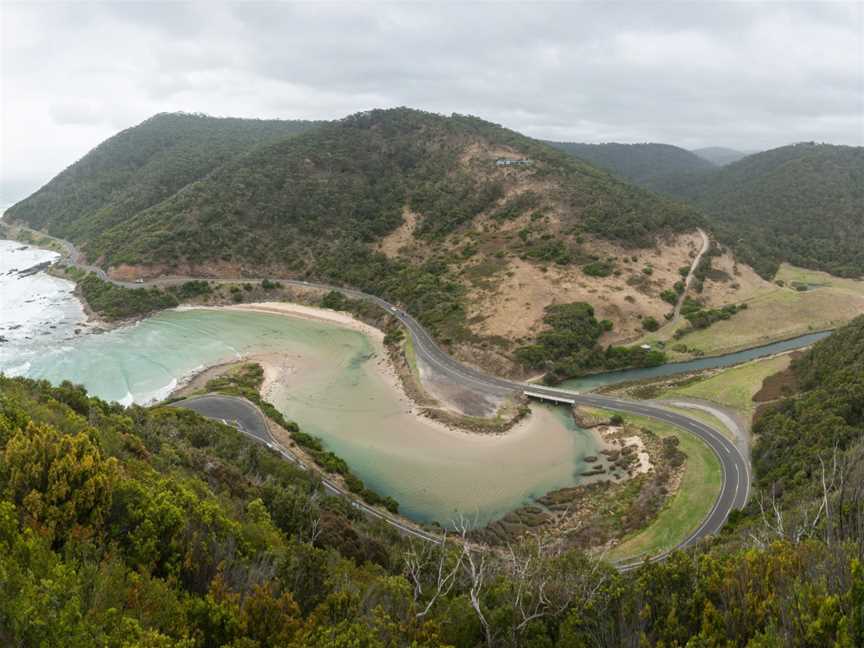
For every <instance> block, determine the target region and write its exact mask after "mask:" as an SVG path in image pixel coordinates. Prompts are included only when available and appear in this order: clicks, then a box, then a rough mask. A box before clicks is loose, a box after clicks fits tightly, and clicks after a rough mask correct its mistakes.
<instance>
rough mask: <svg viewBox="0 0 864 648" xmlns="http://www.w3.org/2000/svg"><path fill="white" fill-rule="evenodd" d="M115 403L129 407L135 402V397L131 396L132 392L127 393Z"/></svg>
mask: <svg viewBox="0 0 864 648" xmlns="http://www.w3.org/2000/svg"><path fill="white" fill-rule="evenodd" d="M117 402H118V403H120V404H121V405H122V406H123V407H129V406H130V405H132V403H134V402H135V397H134V396H133V395H132V392H129V391H127V392H126V395H125V396H124V397H123V398H121V399H120V400H118V401H117Z"/></svg>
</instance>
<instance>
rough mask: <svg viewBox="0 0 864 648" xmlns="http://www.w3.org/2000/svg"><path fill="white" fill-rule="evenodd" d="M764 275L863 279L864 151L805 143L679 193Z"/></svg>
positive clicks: (713, 175) (734, 166)
mask: <svg viewBox="0 0 864 648" xmlns="http://www.w3.org/2000/svg"><path fill="white" fill-rule="evenodd" d="M677 194H678V195H679V196H680V197H682V198H686V199H688V200H691V201H692V202H693V203H694V204H696V205H698V206H700V207H701V208H702V209H703V210H704V211H705V213H706V214H707V215H708V216H710V217H711V219H712V221H713V222H714V223H715V227H716V230H717V233H718V235H719V236H720V237H721V239H722V240H723V241H724V242H726V243H728V244H730V245H732V246H733V247H734V248H735V250H736V252H737V254H738V257H739V258H740V259H741V260H742V261H744V262H746V263H748V264H749V265H752V266H753V267H754V268H755V269H756V270H757V271H758V272H759V273H760V274H761V275H762V276H764V277H771V276H773V275H774V273H775V272H776V270H777V267H778V265H779V263H780V262H781V261H788V262H790V263H792V264H794V265H798V266H803V267H806V268H814V269H818V270H825V271H827V272H830V273H832V274H836V275H840V276H846V277H859V276H862V275H864V245H862V241H864V148H862V147H853V146H832V145H829V144H813V143H803V144H795V145H792V146H784V147H782V148H778V149H773V150H770V151H765V152H764V153H758V154H756V155H751V156H748V157H746V158H744V159H743V160H740V161H739V162H735V163H733V164H730V165H728V166H726V167H723V168H722V169H719V170H718V171H715V172H713V173H711V174H709V175H707V176H704V177H703V178H701V179H700V180H699V181H698V182H695V183H693V184H691V185H689V186H686V187H682V188H681V189H680V190H678V191H677Z"/></svg>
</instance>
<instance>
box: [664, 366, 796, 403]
mask: <svg viewBox="0 0 864 648" xmlns="http://www.w3.org/2000/svg"><path fill="white" fill-rule="evenodd" d="M790 361H791V356H790V354H788V353H787V354H784V355H780V356H774V357H772V358H763V359H760V360H752V361H751V362H747V363H745V364H742V365H737V366H735V367H731V368H730V369H725V370H723V371H721V372H719V373H717V374H714V375H713V376H710V377H709V378H705V379H704V380H700V381H698V382H695V383H693V384H690V385H687V386H685V387H677V388H675V389H670V390H669V391H667V392H664V393H663V394H661V396H660V398H672V397H675V396H682V397H689V398H701V399H702V400H706V401H711V402H712V403H717V404H718V405H724V406H726V407H730V408H732V409H734V410H735V411H736V412H740V413H741V414H742V415H744V416H747V417H748V418H749V417H750V416H752V415H753V411H754V410H755V409H756V403H754V402H753V396H754V395H755V394H756V392H758V391H759V389H761V387H762V381H763V380H765V378H767V377H768V376H771V375H773V374H775V373H777V372H778V371H783V370H784V369H786V368H788V367H789V362H790ZM688 413H689V414H693V412H691V411H689V410H688ZM696 418H698V417H696ZM712 418H713V417H712Z"/></svg>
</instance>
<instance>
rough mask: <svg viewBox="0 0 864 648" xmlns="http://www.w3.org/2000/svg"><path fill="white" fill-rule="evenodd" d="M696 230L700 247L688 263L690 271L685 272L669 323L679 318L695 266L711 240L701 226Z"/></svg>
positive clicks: (696, 266) (694, 273) (673, 322)
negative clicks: (682, 286) (700, 242)
mask: <svg viewBox="0 0 864 648" xmlns="http://www.w3.org/2000/svg"><path fill="white" fill-rule="evenodd" d="M697 231H698V232H699V234H700V235H701V236H702V249H701V250H699V254H697V255H696V258H695V259H693V263H692V264H691V265H690V272H688V273H687V278H686V279H685V280H684V290H683V292H682V293H681V294H680V295H679V297H678V302H677V303H676V304H675V313H674V315H673V316H672V319H671V320H670V321H669V324H675V323H676V322H677V321H678V320H679V319H681V307H682V306H684V300H685V299H686V298H687V293H688V292H689V290H690V284H692V283H693V277H694V276H696V268H698V267H699V262H700V261H701V260H702V257H703V256H705V253H706V252H708V248H709V247H710V245H711V240H710V239H709V238H708V235H707V234H706V233H705V232H704V231H703V230H702V229H701V228H698V229H697Z"/></svg>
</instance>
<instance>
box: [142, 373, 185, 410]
mask: <svg viewBox="0 0 864 648" xmlns="http://www.w3.org/2000/svg"><path fill="white" fill-rule="evenodd" d="M175 389H177V379H176V378H172V379H171V382H169V383H168V384H167V385H165V386H164V387H160V388H159V389H157V390H156V391H155V392H152V393H151V394H148V395H147V396H144V397H143V398H140V399H138V401H137V402H138V404H139V405H152V404H153V403H158V402H159V401H163V400H165V399H166V398H168V397H169V396H170V395H171V392H173V391H174V390H175Z"/></svg>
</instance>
